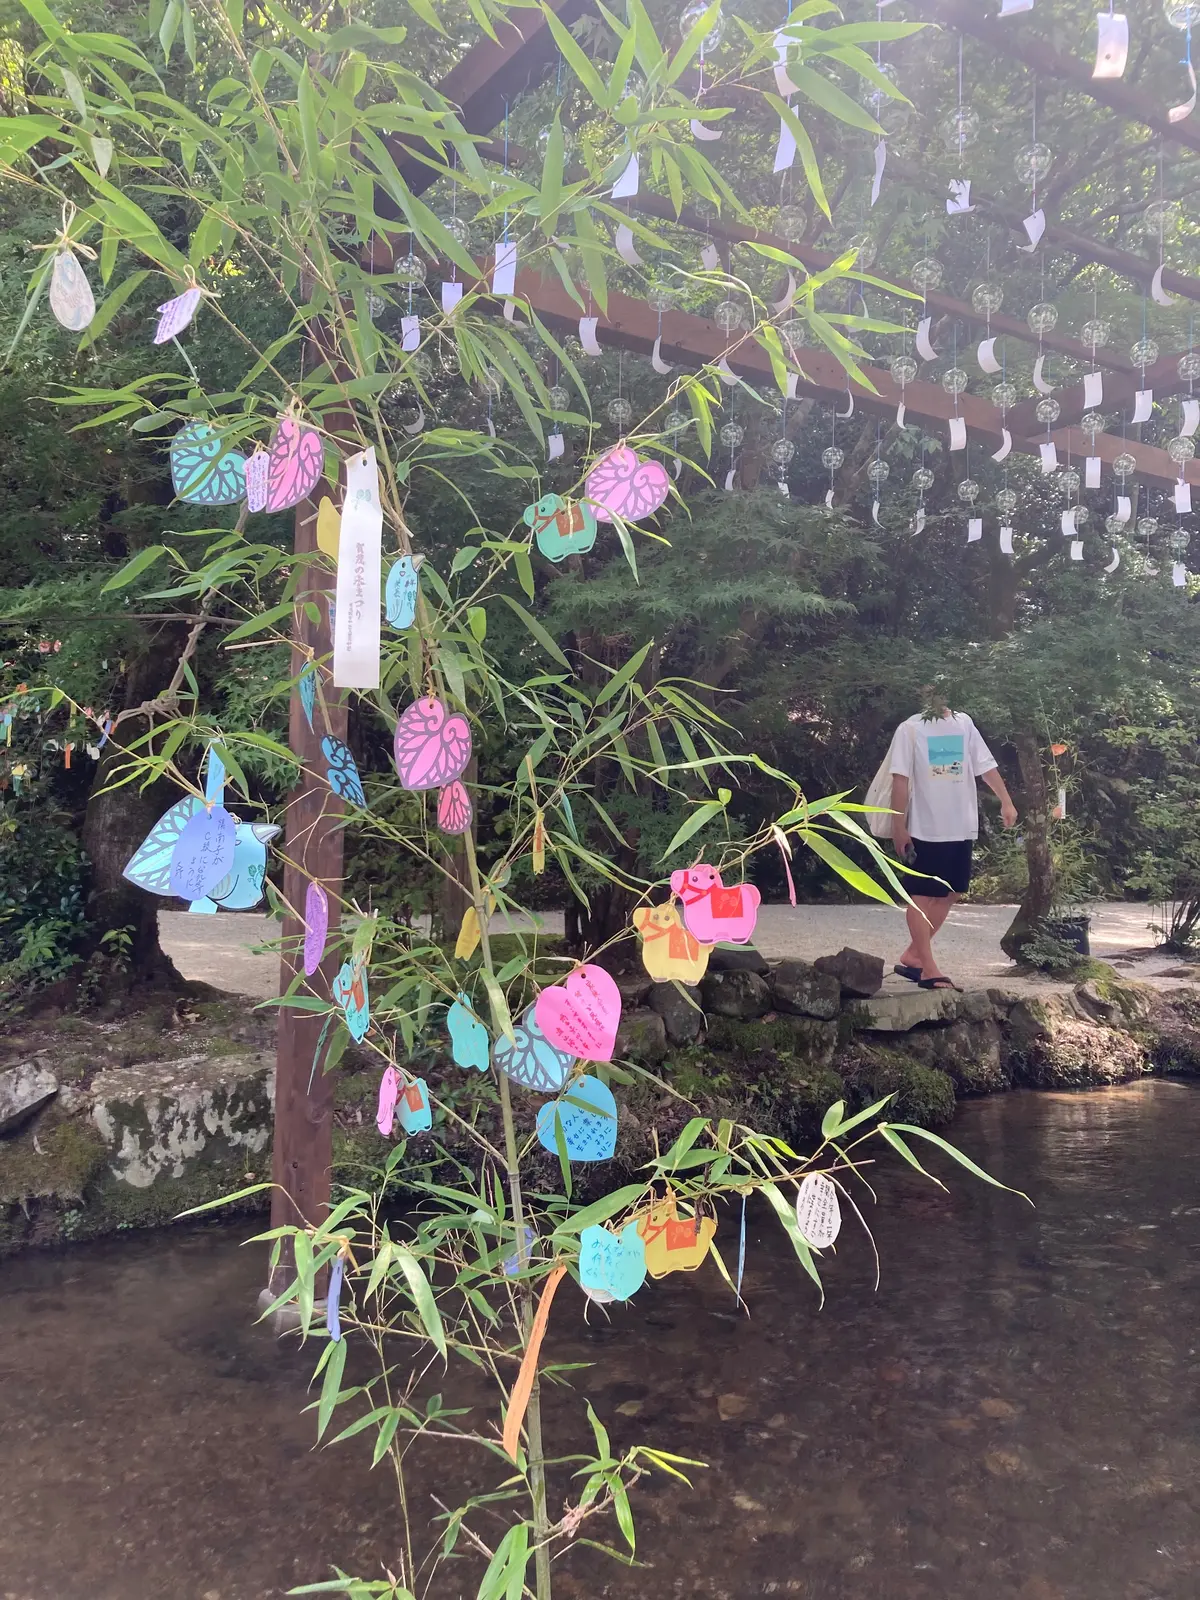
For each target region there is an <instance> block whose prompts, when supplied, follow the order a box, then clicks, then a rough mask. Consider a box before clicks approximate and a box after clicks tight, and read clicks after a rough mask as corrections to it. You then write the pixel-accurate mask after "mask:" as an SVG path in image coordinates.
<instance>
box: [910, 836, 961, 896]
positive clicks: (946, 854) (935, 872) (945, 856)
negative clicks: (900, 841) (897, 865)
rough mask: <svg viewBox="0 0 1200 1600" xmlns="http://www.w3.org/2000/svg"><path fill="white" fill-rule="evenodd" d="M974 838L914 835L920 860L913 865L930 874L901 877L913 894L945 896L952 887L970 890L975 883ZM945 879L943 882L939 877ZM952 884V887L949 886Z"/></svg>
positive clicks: (959, 892)
mask: <svg viewBox="0 0 1200 1600" xmlns="http://www.w3.org/2000/svg"><path fill="white" fill-rule="evenodd" d="M974 844H975V841H974V839H914V840H913V848H914V849H915V851H916V853H917V854H916V860H915V861H914V862H913V863H912V865H913V866H914V867H915V868H916V869H917V871H918V872H927V873H928V874H929V876H928V877H927V878H912V877H904V878H902V879H901V880H900V881H901V882H902V883H903V885H904V887H905V888H906V889H907V890H908V892H909V894H920V895H925V896H927V897H928V898H929V899H931V900H944V899H945V898H946V896H947V895H948V894H949V893H950V891H951V890H953V891H954V893H955V894H966V892H967V890H968V889H969V888H970V887H971V851H972V849H973V847H974ZM939 878H941V879H944V880H945V881H944V882H941V883H939V882H938V879H939ZM947 886H948V887H947Z"/></svg>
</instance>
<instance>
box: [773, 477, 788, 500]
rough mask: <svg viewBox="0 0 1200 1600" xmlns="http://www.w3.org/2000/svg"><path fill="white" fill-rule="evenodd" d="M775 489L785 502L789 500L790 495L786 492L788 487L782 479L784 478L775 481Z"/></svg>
mask: <svg viewBox="0 0 1200 1600" xmlns="http://www.w3.org/2000/svg"><path fill="white" fill-rule="evenodd" d="M776 487H777V488H778V490H779V492H780V494H781V495H782V496H783V498H784V499H785V500H790V499H791V495H790V493H789V492H788V486H787V481H786V479H784V478H779V479H777V480H776Z"/></svg>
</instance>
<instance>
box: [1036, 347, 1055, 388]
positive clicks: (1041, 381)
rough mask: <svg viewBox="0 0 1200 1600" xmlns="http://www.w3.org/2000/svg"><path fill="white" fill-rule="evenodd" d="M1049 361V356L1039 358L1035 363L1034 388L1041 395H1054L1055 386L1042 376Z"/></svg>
mask: <svg viewBox="0 0 1200 1600" xmlns="http://www.w3.org/2000/svg"><path fill="white" fill-rule="evenodd" d="M1048 359H1049V357H1048V356H1039V357H1038V358H1037V360H1036V361H1035V362H1034V363H1033V387H1034V388H1035V389H1036V390H1037V392H1038V393H1039V394H1053V393H1054V385H1053V384H1052V383H1047V382H1046V380H1045V378H1043V376H1042V370H1043V368H1044V367H1045V365H1046V362H1047V360H1048Z"/></svg>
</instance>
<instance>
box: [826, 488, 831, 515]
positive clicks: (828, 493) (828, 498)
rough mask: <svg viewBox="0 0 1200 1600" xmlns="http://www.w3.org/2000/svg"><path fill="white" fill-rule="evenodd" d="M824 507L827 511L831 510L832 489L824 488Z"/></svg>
mask: <svg viewBox="0 0 1200 1600" xmlns="http://www.w3.org/2000/svg"><path fill="white" fill-rule="evenodd" d="M825 509H826V510H827V511H832V510H833V490H832V489H826V491H825Z"/></svg>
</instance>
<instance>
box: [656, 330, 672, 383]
mask: <svg viewBox="0 0 1200 1600" xmlns="http://www.w3.org/2000/svg"><path fill="white" fill-rule="evenodd" d="M650 365H651V366H652V367H653V368H654V370H655V372H657V373H658V375H659V377H660V378H665V377H666V375H667V373H668V372H673V371H674V370H675V369H674V367H673V366H672V364H671V363H670V362H669V361H664V360H663V358H662V334H661V333H660V334H659V336H658V338H657V339H655V341H654V349H653V350H652V351H651V352H650Z"/></svg>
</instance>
